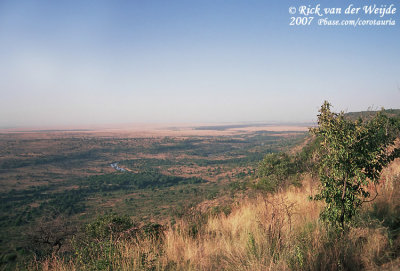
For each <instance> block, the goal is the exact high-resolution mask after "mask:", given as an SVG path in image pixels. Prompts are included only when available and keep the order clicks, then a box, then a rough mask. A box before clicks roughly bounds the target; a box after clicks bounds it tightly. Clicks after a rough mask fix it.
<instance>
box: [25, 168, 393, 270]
mask: <svg viewBox="0 0 400 271" xmlns="http://www.w3.org/2000/svg"><path fill="white" fill-rule="evenodd" d="M399 172H400V161H396V162H394V163H393V164H392V165H391V166H390V167H389V168H388V169H386V171H385V173H384V177H383V178H384V180H385V181H384V182H382V185H381V186H380V187H379V194H380V195H379V196H378V198H377V199H376V201H375V202H374V203H369V204H366V205H365V206H364V208H363V211H362V216H361V219H360V221H361V222H360V223H358V224H357V226H354V227H353V228H352V229H351V230H350V231H349V232H348V233H346V234H344V235H343V234H342V233H337V232H335V231H331V230H329V229H327V227H325V225H323V224H322V223H321V222H320V221H319V219H318V218H319V212H320V210H321V208H322V207H323V206H322V203H320V202H314V201H309V200H308V196H309V195H311V194H313V193H314V191H313V187H314V185H313V183H312V182H311V180H310V179H307V178H306V179H305V180H304V184H303V187H302V188H290V189H288V190H286V191H281V192H279V193H276V194H274V195H268V196H259V197H258V198H256V199H245V200H242V201H241V202H240V203H238V204H236V206H234V207H233V209H232V212H231V213H230V214H229V215H224V214H220V215H218V216H210V217H209V218H208V219H207V220H206V221H205V222H204V223H203V224H202V227H201V230H199V231H198V232H196V234H193V232H192V231H191V229H192V227H193V221H191V222H189V221H187V220H180V221H178V222H177V223H176V224H175V225H174V226H171V227H169V228H168V229H167V230H166V231H165V233H164V234H165V236H164V238H163V239H162V240H154V239H151V238H144V239H141V240H134V241H126V240H125V241H116V242H115V244H114V245H115V250H113V253H114V254H113V255H110V257H108V259H109V260H110V262H109V265H108V267H107V268H105V269H106V270H107V269H108V270H235V271H236V270H252V271H253V270H254V271H257V270H398V269H396V268H398V265H396V263H398V262H399V258H398V257H399V251H400V237H399V234H397V236H396V235H393V232H392V231H391V230H393V229H391V228H390V227H392V226H393V225H390V224H387V223H386V222H385V219H388V216H397V218H396V217H395V219H398V215H399V213H398V212H399V206H400V175H399ZM314 189H315V188H314ZM199 223H200V222H199ZM385 223H386V224H385ZM99 260H101V259H99ZM32 269H36V270H39V269H42V270H85V269H89V268H87V266H84V265H81V264H80V263H79V262H77V261H75V262H68V261H63V260H62V259H60V258H58V257H56V256H53V257H52V258H50V259H48V260H46V261H44V262H41V263H36V265H33V266H32Z"/></svg>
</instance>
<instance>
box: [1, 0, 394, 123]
mask: <svg viewBox="0 0 400 271" xmlns="http://www.w3.org/2000/svg"><path fill="white" fill-rule="evenodd" d="M317 4H320V5H321V7H322V8H324V7H329V8H330V7H334V8H336V7H341V8H343V10H344V9H345V8H346V7H347V6H348V5H349V4H353V5H354V6H360V7H362V6H364V5H370V4H376V5H377V6H380V5H381V4H386V5H387V6H389V5H390V4H393V5H394V6H395V7H396V8H397V9H399V10H397V12H396V13H395V14H389V15H385V16H384V17H382V18H380V17H379V16H374V15H373V16H367V15H362V14H360V15H345V14H341V15H329V14H328V15H326V16H325V15H324V16H322V17H319V16H318V15H309V16H314V17H315V18H314V19H313V20H314V21H313V22H312V23H313V24H312V25H308V26H290V25H289V23H290V20H291V19H290V18H291V17H295V18H296V17H298V16H302V17H304V16H303V15H299V14H298V13H295V14H294V15H291V14H290V13H289V7H295V8H296V10H297V12H298V8H299V6H302V5H305V6H309V7H315V5H317ZM343 12H344V11H343ZM399 14H400V3H399V2H398V1H395V0H391V1H389V0H388V1H383V0H372V1H371V0H354V1H344V0H329V1H327V0H321V1H315V0H314V1H307V0H295V1H286V0H270V1H267V0H257V1H256V0H225V1H224V0H181V1H176V0H168V1H167V0H160V1H156V0H146V1H144V0H131V1H118V0H115V1H108V0H107V1H101V0H98V1H94V0H93V1H89V0H80V1H72V0H69V1H61V0H60V1H50V0H49V1H42V0H37V1H29V0H26V1H8V0H0V128H8V127H22V126H61V125H91V124H118V123H135V122H141V123H143V122H151V123H159V122H168V123H172V122H243V121H263V122H312V121H315V120H316V116H317V114H318V109H319V107H320V106H321V105H322V103H323V101H324V100H328V101H329V102H331V103H332V104H333V110H335V111H340V110H344V111H346V112H351V111H360V110H367V109H368V108H374V109H379V108H381V107H385V108H400V50H399V48H400V15H399ZM358 17H361V18H362V19H371V18H372V19H393V20H396V25H395V26H359V27H352V26H319V25H318V24H317V20H319V19H320V18H329V19H340V20H342V19H354V18H355V19H357V18H358Z"/></svg>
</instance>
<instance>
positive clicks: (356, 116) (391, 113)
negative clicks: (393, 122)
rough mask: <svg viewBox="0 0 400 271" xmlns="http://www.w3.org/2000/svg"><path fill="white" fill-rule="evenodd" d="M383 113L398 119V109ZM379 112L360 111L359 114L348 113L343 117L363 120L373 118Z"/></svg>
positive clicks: (386, 110) (399, 115)
mask: <svg viewBox="0 0 400 271" xmlns="http://www.w3.org/2000/svg"><path fill="white" fill-rule="evenodd" d="M384 111H385V113H386V114H387V115H388V116H389V117H396V118H400V109H385V110H384ZM378 112H379V111H360V112H349V113H346V114H345V116H346V117H347V118H349V119H351V120H353V121H354V120H357V119H359V118H362V119H364V120H368V119H371V118H372V117H373V116H375V115H376V113H378Z"/></svg>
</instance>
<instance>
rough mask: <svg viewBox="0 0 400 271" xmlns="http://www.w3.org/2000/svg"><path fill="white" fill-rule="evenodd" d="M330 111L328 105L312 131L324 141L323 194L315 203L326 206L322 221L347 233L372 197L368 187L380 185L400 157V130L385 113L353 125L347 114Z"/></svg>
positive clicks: (321, 155) (321, 158)
mask: <svg viewBox="0 0 400 271" xmlns="http://www.w3.org/2000/svg"><path fill="white" fill-rule="evenodd" d="M330 108H331V104H329V103H328V102H327V101H325V102H324V104H323V105H322V106H321V109H320V111H319V112H320V114H319V115H318V127H316V128H312V129H311V132H312V133H313V134H314V135H316V137H317V139H318V140H320V146H319V148H318V155H319V162H318V168H319V177H320V181H321V191H320V192H319V194H317V195H316V196H315V197H314V199H316V200H324V201H325V202H326V207H325V210H324V211H323V212H322V213H321V216H322V218H323V219H324V220H327V221H329V222H331V223H332V224H333V225H335V226H337V227H339V228H340V229H342V230H344V229H345V226H346V225H347V224H348V223H349V222H350V221H351V219H352V217H353V216H354V215H355V214H356V212H357V210H358V209H359V207H360V206H361V205H362V203H363V202H365V201H367V199H368V198H369V197H370V193H369V190H368V185H370V184H374V185H376V184H378V182H379V177H380V174H381V171H382V169H383V168H384V167H385V166H387V165H388V164H389V163H390V162H391V161H392V160H393V159H395V158H396V157H399V154H400V152H399V148H398V147H397V148H396V144H395V140H396V138H398V136H399V126H398V120H396V119H393V118H389V117H388V116H387V115H386V114H385V111H384V110H381V111H380V112H378V113H377V114H376V115H375V116H374V117H373V118H370V119H369V120H368V121H364V120H362V119H359V120H357V121H351V120H350V119H347V118H346V117H345V115H344V113H343V112H341V113H339V114H338V113H334V112H331V109H330ZM372 200H373V199H372Z"/></svg>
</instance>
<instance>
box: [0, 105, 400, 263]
mask: <svg viewBox="0 0 400 271" xmlns="http://www.w3.org/2000/svg"><path fill="white" fill-rule="evenodd" d="M375 114H376V112H361V113H349V114H346V115H345V116H346V117H345V121H347V122H348V123H357V119H358V118H359V119H364V121H365V123H369V122H371V121H372V120H374V119H375V118H376V117H375ZM385 114H386V115H385V116H386V119H387V120H388V121H389V120H390V121H391V123H392V124H391V126H385V127H386V129H389V130H390V133H391V138H392V140H394V141H393V144H394V145H391V144H392V143H390V144H389V143H388V144H389V145H387V147H385V152H386V151H388V150H386V148H389V149H391V151H393V150H394V151H393V153H395V150H396V148H397V149H398V142H397V141H396V140H395V138H396V137H398V131H399V127H398V123H399V122H398V121H399V117H398V115H399V113H398V111H396V110H387V111H386V112H385ZM333 116H334V117H335V115H333ZM336 117H337V116H336ZM321 125H322V124H319V125H314V126H313V127H314V128H313V129H317V128H318V127H319V128H320V127H322V126H321ZM396 125H397V126H396ZM309 127H310V125H307V124H304V125H267V124H262V123H255V124H254V123H253V124H251V123H250V124H249V123H247V124H243V123H242V124H202V125H197V126H195V125H189V126H188V125H180V126H160V125H158V126H157V125H155V126H153V127H148V126H146V127H141V126H140V125H138V126H137V127H136V128H134V129H127V128H124V129H122V128H113V129H99V128H97V129H85V130H83V129H79V130H68V129H65V130H61V129H58V130H45V129H41V130H23V131H18V130H4V131H2V133H1V135H0V137H1V141H0V144H1V145H2V146H1V150H2V151H1V160H0V167H1V173H0V177H1V182H2V186H1V188H2V191H1V200H2V209H1V221H0V223H1V228H2V231H1V255H2V256H1V260H2V262H1V264H2V265H1V266H2V269H4V270H11V269H15V268H16V269H19V270H25V269H27V270H234V269H237V268H239V269H240V270H360V269H365V270H375V269H379V270H396V267H398V264H399V261H398V253H399V249H400V243H399V241H400V237H399V207H400V197H399V196H400V195H399V187H400V161H399V160H398V159H395V156H393V158H390V159H389V160H388V162H390V161H393V162H390V163H389V164H388V165H387V166H385V167H384V168H383V169H382V172H380V173H379V178H378V179H377V180H376V181H375V188H373V187H372V186H371V185H372V184H368V183H366V185H363V187H365V193H368V195H367V194H366V195H365V197H366V198H370V197H371V198H372V197H373V196H375V198H374V199H373V200H372V201H371V202H368V203H365V204H363V205H362V206H361V205H359V206H360V207H361V209H360V210H358V211H357V213H354V216H353V215H350V214H349V218H350V216H351V217H352V218H351V221H350V219H349V221H346V223H344V222H343V224H342V225H345V228H340V227H338V226H337V225H336V226H335V224H330V223H328V222H327V221H326V219H325V220H324V219H323V216H321V213H322V211H323V209H324V206H325V204H324V202H323V201H321V200H318V198H317V197H316V195H318V193H319V191H320V190H321V183H320V181H319V179H320V177H319V175H318V169H317V165H318V164H319V163H321V160H322V159H323V158H321V157H319V155H320V153H321V150H319V149H320V148H321V147H320V144H321V143H320V142H319V140H318V138H319V137H318V136H316V135H313V133H312V132H311V133H310V132H309ZM378 128H379V127H378V126H377V127H376V129H375V130H377V131H378ZM311 131H312V130H311ZM372 131H374V129H372ZM374 133H375V132H374ZM396 142H397V143H396ZM369 144H370V143H369ZM391 146H392V147H391ZM396 155H397V154H396ZM325 167H326V166H325ZM374 189H375V190H374ZM356 195H358V194H356ZM353 198H354V196H353ZM354 206H356V205H354ZM357 206H358V205H357ZM328 220H330V221H331V222H332V221H335V218H334V217H330V218H328ZM338 228H339V230H338Z"/></svg>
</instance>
